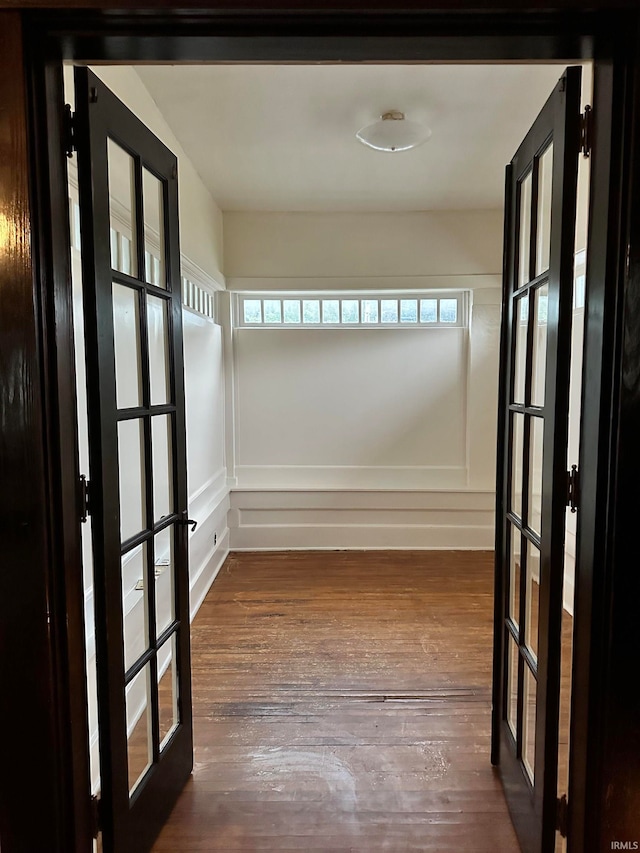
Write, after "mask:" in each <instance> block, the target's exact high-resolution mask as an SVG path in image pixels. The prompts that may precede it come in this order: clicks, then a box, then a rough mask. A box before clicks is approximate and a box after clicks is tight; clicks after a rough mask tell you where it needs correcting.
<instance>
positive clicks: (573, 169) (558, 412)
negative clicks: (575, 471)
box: [492, 68, 581, 853]
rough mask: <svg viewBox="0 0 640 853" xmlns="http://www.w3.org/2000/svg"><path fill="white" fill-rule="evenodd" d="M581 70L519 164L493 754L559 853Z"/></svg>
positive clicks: (540, 833)
mask: <svg viewBox="0 0 640 853" xmlns="http://www.w3.org/2000/svg"><path fill="white" fill-rule="evenodd" d="M580 87H581V69H580V68H568V69H566V70H565V72H564V74H563V75H562V77H561V79H560V81H559V83H558V84H557V86H556V88H555V89H554V91H553V92H552V94H551V96H550V98H549V100H548V101H547V103H546V104H545V106H544V108H543V109H542V112H541V113H540V115H539V116H538V118H537V119H536V121H535V123H534V125H533V127H532V128H531V130H530V131H529V133H528V134H527V135H526V137H525V139H524V140H523V142H522V144H521V145H520V147H519V148H518V151H517V152H516V154H515V156H514V158H513V160H512V162H511V164H510V165H509V166H508V167H507V189H506V214H505V215H506V222H505V274H504V282H503V288H504V293H503V332H502V334H503V340H502V358H501V384H500V404H499V405H500V413H499V417H500V421H499V430H500V435H501V442H500V446H501V447H502V448H503V449H504V454H503V455H502V456H501V457H500V458H499V461H498V483H497V516H496V526H497V531H496V538H497V547H496V624H495V658H494V691H493V695H494V709H493V713H494V719H493V745H492V758H493V761H494V763H496V764H498V765H499V768H500V775H501V777H502V781H503V784H504V788H505V793H506V797H507V802H508V805H509V810H510V812H511V816H512V819H513V822H514V826H515V828H516V832H517V834H518V838H519V840H520V843H521V846H522V850H523V851H524V853H549V852H550V851H553V850H554V843H555V832H556V818H557V810H558V804H557V794H556V790H557V765H558V714H559V699H560V695H559V694H560V651H561V619H562V585H563V574H564V534H565V513H566V506H567V492H568V483H569V479H568V475H567V429H568V409H569V379H570V355H571V318H572V299H573V264H574V240H575V218H576V184H577V169H578V156H579V147H580Z"/></svg>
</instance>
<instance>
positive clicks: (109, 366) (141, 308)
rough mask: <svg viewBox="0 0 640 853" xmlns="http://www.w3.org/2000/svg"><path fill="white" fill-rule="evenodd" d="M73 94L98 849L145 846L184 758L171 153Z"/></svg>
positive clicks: (84, 95)
mask: <svg viewBox="0 0 640 853" xmlns="http://www.w3.org/2000/svg"><path fill="white" fill-rule="evenodd" d="M75 96H76V114H75V129H76V140H75V142H76V147H77V150H78V176H79V180H78V183H79V197H80V218H81V236H82V271H83V287H84V311H85V340H86V354H87V356H86V361H87V398H88V414H89V455H90V468H91V486H90V506H91V515H92V531H93V558H94V590H95V592H94V598H95V610H96V659H97V678H98V712H99V743H100V765H101V811H102V818H103V846H104V849H105V850H106V851H107V852H108V853H109V852H110V853H144V851H146V850H148V849H150V847H151V845H152V843H153V840H154V838H155V836H156V834H157V833H158V831H159V829H160V827H161V826H162V823H163V822H164V820H165V819H166V817H167V816H168V814H169V811H170V810H171V808H172V806H173V804H174V802H175V800H176V798H177V796H178V794H179V792H180V790H181V788H182V787H183V785H184V783H185V781H186V779H187V778H188V776H189V774H190V772H191V768H192V763H193V736H192V720H191V676H190V646H189V584H188V549H187V526H186V522H187V482H186V439H185V406H184V378H183V355H182V311H181V294H180V248H179V242H178V182H177V160H176V157H175V156H174V155H173V154H172V153H171V152H170V151H169V150H168V149H167V148H166V147H165V146H164V145H163V144H162V143H161V142H160V141H159V140H158V139H157V138H156V137H155V136H154V135H153V134H152V133H151V132H150V131H149V130H148V128H146V127H145V126H144V125H143V124H142V123H141V122H140V121H139V120H138V119H137V118H136V117H135V116H134V115H133V114H132V113H131V112H130V111H129V110H128V109H127V108H126V107H125V106H124V105H123V104H122V103H121V102H120V101H119V100H118V99H117V98H116V97H115V96H114V95H113V94H112V93H111V92H110V91H109V90H108V89H107V88H106V87H105V86H104V85H103V84H102V83H101V81H100V80H99V79H98V78H97V77H96V76H95V75H94V74H93V73H92V72H90V71H89V70H88V69H86V68H78V69H76V71H75Z"/></svg>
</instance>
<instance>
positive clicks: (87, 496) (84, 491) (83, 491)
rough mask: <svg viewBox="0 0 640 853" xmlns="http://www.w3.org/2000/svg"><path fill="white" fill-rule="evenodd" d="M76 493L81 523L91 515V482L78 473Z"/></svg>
mask: <svg viewBox="0 0 640 853" xmlns="http://www.w3.org/2000/svg"><path fill="white" fill-rule="evenodd" d="M78 495H79V500H80V521H81V522H82V524H84V523H85V522H86V520H87V519H88V518H89V516H90V515H91V483H90V482H89V480H87V478H86V477H85V475H84V474H80V479H79V480H78Z"/></svg>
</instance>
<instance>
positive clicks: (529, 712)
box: [522, 665, 538, 782]
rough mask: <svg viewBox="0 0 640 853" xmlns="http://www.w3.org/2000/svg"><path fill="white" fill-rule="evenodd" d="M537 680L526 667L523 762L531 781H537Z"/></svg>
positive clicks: (523, 711) (523, 710)
mask: <svg viewBox="0 0 640 853" xmlns="http://www.w3.org/2000/svg"><path fill="white" fill-rule="evenodd" d="M537 687H538V685H537V684H536V679H535V677H534V675H533V673H532V672H531V670H530V669H529V667H528V665H525V667H524V704H523V708H522V713H523V717H522V720H523V731H522V760H523V762H524V766H525V769H526V771H527V773H528V775H529V778H530V779H531V782H534V781H535V757H536V699H537Z"/></svg>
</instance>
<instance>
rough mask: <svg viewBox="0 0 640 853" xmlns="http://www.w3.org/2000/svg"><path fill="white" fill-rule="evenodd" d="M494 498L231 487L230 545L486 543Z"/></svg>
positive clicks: (490, 538)
mask: <svg viewBox="0 0 640 853" xmlns="http://www.w3.org/2000/svg"><path fill="white" fill-rule="evenodd" d="M494 502H495V498H494V493H493V492H492V491H469V490H453V489H448V490H447V489H440V490H428V491H426V490H418V489H414V490H398V489H395V490H394V489H378V490H370V489H338V490H331V489H306V490H305V489H232V491H231V494H230V512H229V521H228V524H229V530H230V550H231V551H254V550H266V551H268V550H298V549H300V550H307V549H308V550H337V549H340V550H342V549H351V548H353V549H356V550H369V549H370V550H394V549H398V550H404V549H447V550H448V549H456V550H467V549H468V550H487V549H489V550H491V549H492V548H493V546H494V539H495V531H494Z"/></svg>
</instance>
